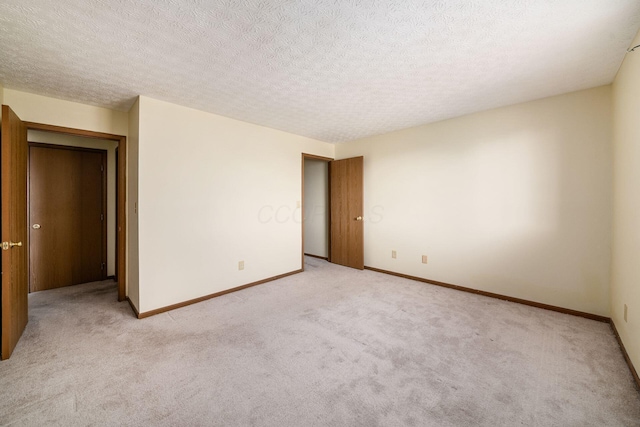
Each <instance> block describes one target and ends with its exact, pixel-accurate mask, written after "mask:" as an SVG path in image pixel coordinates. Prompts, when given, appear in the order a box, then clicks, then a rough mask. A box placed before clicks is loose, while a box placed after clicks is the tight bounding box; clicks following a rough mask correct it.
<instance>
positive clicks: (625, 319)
mask: <svg viewBox="0 0 640 427" xmlns="http://www.w3.org/2000/svg"><path fill="white" fill-rule="evenodd" d="M624 321H625V322H626V321H627V304H625V305H624Z"/></svg>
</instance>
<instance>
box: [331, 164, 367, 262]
mask: <svg viewBox="0 0 640 427" xmlns="http://www.w3.org/2000/svg"><path fill="white" fill-rule="evenodd" d="M363 163H364V162H363V158H362V157H354V158H351V159H344V160H334V161H332V162H329V181H330V197H331V199H330V200H331V239H330V241H331V252H330V256H331V259H330V261H331V262H333V263H335V264H340V265H344V266H347V267H352V268H357V269H360V270H362V269H364V233H363V206H364V204H363Z"/></svg>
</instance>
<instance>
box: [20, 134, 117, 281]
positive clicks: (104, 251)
mask: <svg viewBox="0 0 640 427" xmlns="http://www.w3.org/2000/svg"><path fill="white" fill-rule="evenodd" d="M27 145H28V148H29V155H28V157H27V215H28V217H29V219H31V192H30V185H31V162H30V160H31V147H38V148H50V149H53V150H67V151H84V152H88V153H99V154H100V155H101V156H102V159H101V160H102V162H101V164H102V172H103V174H102V177H101V183H100V186H101V187H102V188H101V190H102V215H104V219H103V220H102V233H101V234H102V245H101V246H102V256H101V259H100V262H101V263H102V265H103V268H102V269H101V271H102V273H101V279H102V280H106V279H107V258H108V256H107V253H108V245H107V243H108V233H107V228H108V226H107V224H108V221H109V219H108V214H109V209H108V202H107V181H108V179H107V173H108V170H107V166H108V151H107V150H103V149H100V148H87V147H74V146H71V145H59V144H47V143H43V142H30V141H29V137H28V136H27ZM116 234H117V233H116ZM27 238H28V239H29V250H31V228H29V232H28V234H27ZM29 292H32V289H31V257H29Z"/></svg>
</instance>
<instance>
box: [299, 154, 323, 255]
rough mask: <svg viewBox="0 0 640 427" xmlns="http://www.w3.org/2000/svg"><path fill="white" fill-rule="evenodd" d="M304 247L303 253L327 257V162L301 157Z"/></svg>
mask: <svg viewBox="0 0 640 427" xmlns="http://www.w3.org/2000/svg"><path fill="white" fill-rule="evenodd" d="M303 162H304V181H303V186H304V206H303V212H302V214H303V216H304V250H303V253H304V255H306V256H312V257H315V258H321V259H324V260H327V261H328V260H329V225H330V205H329V162H328V161H327V160H323V159H317V158H312V157H305V158H304V160H303Z"/></svg>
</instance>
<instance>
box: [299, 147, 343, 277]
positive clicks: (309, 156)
mask: <svg viewBox="0 0 640 427" xmlns="http://www.w3.org/2000/svg"><path fill="white" fill-rule="evenodd" d="M307 159H308V160H321V161H323V162H326V163H327V176H328V184H329V185H328V187H327V198H328V200H329V206H327V216H328V217H329V224H331V209H330V207H331V192H330V191H329V189H330V188H331V173H330V172H329V162H332V161H334V160H335V159H332V158H330V157H322V156H316V155H315V154H307V153H302V198H301V199H300V200H301V202H300V218H301V220H300V223H301V224H302V255H301V258H302V259H301V266H300V269H301V270H302V271H304V161H305V160H307ZM327 234H328V236H327V239H328V242H329V244H328V245H327V254H328V257H327V259H328V261H329V262H331V233H330V231H329V230H328V232H327Z"/></svg>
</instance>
